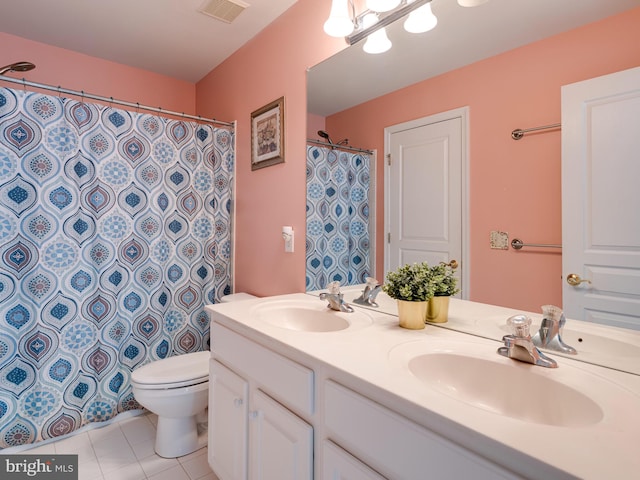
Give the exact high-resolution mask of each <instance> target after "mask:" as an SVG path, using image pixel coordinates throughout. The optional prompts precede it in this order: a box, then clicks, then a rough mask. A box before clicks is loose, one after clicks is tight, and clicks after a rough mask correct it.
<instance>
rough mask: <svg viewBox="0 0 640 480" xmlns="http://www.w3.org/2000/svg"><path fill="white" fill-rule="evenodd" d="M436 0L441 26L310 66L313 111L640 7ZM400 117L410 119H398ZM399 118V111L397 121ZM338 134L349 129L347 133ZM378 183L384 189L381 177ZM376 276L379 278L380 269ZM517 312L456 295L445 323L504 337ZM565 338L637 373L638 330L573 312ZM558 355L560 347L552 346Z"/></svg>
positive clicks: (338, 107) (584, 353)
mask: <svg viewBox="0 0 640 480" xmlns="http://www.w3.org/2000/svg"><path fill="white" fill-rule="evenodd" d="M431 4H432V10H433V12H434V14H435V15H436V16H437V18H438V27H437V28H436V29H434V30H432V31H430V32H427V33H425V34H420V35H418V36H415V35H413V36H410V37H409V36H408V35H406V32H405V33H399V32H398V31H396V30H400V29H401V28H402V26H401V25H400V26H399V27H398V25H392V26H391V27H389V28H388V35H389V38H390V39H391V41H392V43H393V46H392V48H391V50H389V52H386V53H385V54H382V55H379V56H375V55H367V54H365V53H363V51H362V45H361V44H356V45H353V46H351V47H349V48H347V49H345V50H343V51H342V52H340V53H338V54H337V55H335V56H333V57H331V58H330V59H327V60H325V61H324V62H322V63H321V64H319V65H317V66H314V67H313V68H311V69H310V70H309V72H308V102H307V104H308V109H309V112H308V113H309V118H311V117H313V118H314V119H318V118H319V119H322V121H323V122H325V123H328V124H330V123H331V122H330V121H328V122H327V121H326V119H327V118H328V117H331V116H332V115H334V114H336V113H339V112H341V111H343V110H345V109H348V108H351V107H354V106H356V105H359V104H361V103H364V102H367V101H369V100H371V99H373V98H376V97H378V96H381V95H386V94H388V93H390V92H393V91H395V90H397V89H400V88H403V87H406V86H408V85H412V84H415V83H417V82H420V81H422V80H424V79H427V78H431V77H434V76H436V75H439V74H442V73H445V72H448V71H451V70H453V69H456V68H460V67H462V66H464V65H468V64H470V63H473V62H476V61H478V60H481V59H483V58H488V57H490V56H493V55H497V54H499V53H502V52H505V51H507V50H511V49H514V48H517V47H519V46H522V45H526V44H529V43H532V42H535V41H537V40H541V39H543V38H546V37H549V36H552V35H554V34H557V33H560V32H563V31H567V30H571V29H573V28H576V27H579V26H581V25H585V24H588V23H590V22H595V21H597V20H600V19H603V18H605V17H608V16H611V15H615V14H617V13H621V12H623V11H625V10H627V9H631V8H634V7H637V2H635V0H611V1H607V2H602V1H599V0H566V1H563V2H557V1H555V0H539V1H536V2H513V1H512V0H491V1H489V2H487V3H486V4H484V5H481V6H479V7H476V8H473V9H462V8H460V7H459V6H458V5H457V2H453V1H447V0H433V1H432V2H431ZM396 23H397V24H401V23H402V22H396ZM497 32H499V33H500V35H497V34H496V33H497ZM390 72H393V74H390ZM403 120H409V119H401V120H400V121H403ZM397 122H398V118H397V112H396V116H395V117H394V122H393V123H397ZM325 123H322V124H321V125H319V126H317V125H316V128H315V129H314V132H315V130H317V129H318V128H321V129H325V127H326V125H325ZM514 126H517V125H514ZM471 128H472V129H473V125H472V126H471ZM509 132H510V130H509V131H507V132H506V135H508V134H509ZM381 134H382V133H381ZM337 135H339V136H345V135H346V136H348V133H346V132H339V133H338V134H337ZM307 136H309V137H311V136H315V133H313V134H309V133H308V135H307ZM378 184H379V188H382V186H383V182H382V181H379V182H378ZM472 201H473V199H472ZM474 207H477V208H481V205H479V204H478V203H475V202H474ZM371 218H372V219H373V218H375V215H373V214H372V215H371ZM372 223H373V222H372ZM380 235H382V233H380ZM372 238H373V237H372ZM478 278H479V277H478V276H476V277H475V279H476V280H477V279H478ZM379 279H380V280H382V274H380V275H379ZM343 284H344V283H343ZM363 288H364V286H363V285H360V286H352V287H345V288H343V292H344V293H345V300H346V301H348V302H353V300H354V299H355V298H357V297H359V296H360V295H361V293H362V290H363ZM308 290H311V288H308ZM309 293H310V294H313V293H314V292H313V291H310V292H309ZM315 293H317V292H315ZM387 302H388V303H387ZM378 303H379V304H380V306H379V307H378V308H377V309H375V310H376V311H378V312H383V313H387V314H391V315H396V314H397V309H396V305H395V302H394V301H393V300H391V299H389V298H388V297H387V298H386V301H385V294H380V295H379V296H378ZM358 308H365V307H360V306H358ZM369 308H371V307H369ZM471 310H473V311H471ZM517 313H522V312H521V311H518V310H513V309H509V308H504V307H497V306H491V305H486V304H482V303H475V302H465V301H463V300H458V299H452V302H451V307H450V312H449V322H448V323H447V324H445V325H444V327H445V328H449V329H452V330H456V331H460V332H463V333H467V334H472V335H477V336H481V337H485V338H490V339H493V340H496V341H499V340H500V339H501V338H502V336H503V335H505V334H506V333H507V332H506V330H505V325H506V319H507V318H508V317H509V316H511V315H514V314H517ZM530 316H531V317H532V318H533V321H534V325H535V328H538V327H539V325H540V323H541V320H542V315H541V313H530ZM563 339H564V340H565V342H566V343H567V344H569V345H572V346H574V347H575V348H576V349H577V350H578V355H577V356H576V357H575V359H576V360H579V361H584V362H587V363H593V364H597V365H602V366H605V367H609V368H614V369H618V370H621V371H625V372H630V373H634V374H639V375H640V365H639V362H640V334H639V333H638V332H634V331H627V330H626V329H621V328H615V327H605V326H600V325H594V324H592V323H590V322H581V321H576V320H571V319H569V320H568V321H567V325H566V327H565V328H564V335H563ZM554 355H562V354H558V353H555V352H554Z"/></svg>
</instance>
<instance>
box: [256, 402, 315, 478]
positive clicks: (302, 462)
mask: <svg viewBox="0 0 640 480" xmlns="http://www.w3.org/2000/svg"><path fill="white" fill-rule="evenodd" d="M251 408H252V410H251V413H250V414H249V418H250V426H249V435H250V439H251V440H250V446H249V448H250V459H249V478H251V480H274V479H277V480H305V479H309V480H311V479H312V478H313V428H312V427H311V425H309V424H308V423H307V422H305V421H304V420H302V419H301V418H300V417H298V416H297V415H295V414H293V413H292V412H291V411H290V410H287V409H286V408H285V407H283V406H282V405H281V404H279V403H278V402H276V401H275V400H273V399H272V398H271V397H269V396H268V395H266V394H265V393H264V392H262V391H260V390H256V391H255V392H252V399H251Z"/></svg>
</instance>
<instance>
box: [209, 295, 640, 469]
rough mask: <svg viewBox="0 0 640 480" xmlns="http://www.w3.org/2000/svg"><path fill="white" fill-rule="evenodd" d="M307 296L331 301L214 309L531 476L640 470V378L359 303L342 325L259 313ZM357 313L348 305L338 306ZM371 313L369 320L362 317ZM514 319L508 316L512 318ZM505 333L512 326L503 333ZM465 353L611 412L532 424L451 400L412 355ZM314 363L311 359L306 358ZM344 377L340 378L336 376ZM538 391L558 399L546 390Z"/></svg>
mask: <svg viewBox="0 0 640 480" xmlns="http://www.w3.org/2000/svg"><path fill="white" fill-rule="evenodd" d="M274 302H275V303H278V302H279V303H283V302H301V303H305V304H308V305H313V306H314V307H313V308H315V305H318V308H319V309H324V308H325V304H326V302H323V301H320V300H319V299H317V298H314V297H313V296H310V295H307V294H291V295H282V296H277V297H269V298H265V299H255V300H247V301H242V302H235V303H225V304H216V305H212V306H208V307H207V311H208V312H209V313H210V314H211V317H212V318H211V320H212V322H214V321H215V322H219V323H221V324H223V325H226V326H227V327H229V328H231V329H232V330H234V331H236V332H238V333H240V334H242V335H245V336H247V337H248V338H251V339H253V340H255V341H257V342H259V343H261V344H263V345H265V346H267V347H269V348H272V349H274V350H278V351H280V353H283V354H284V355H287V354H288V353H289V354H291V353H294V352H297V353H299V354H300V355H302V357H300V355H294V356H295V357H297V358H294V360H298V361H300V358H308V359H309V360H310V362H311V363H313V362H314V361H319V362H322V363H323V364H325V365H327V366H328V367H329V368H331V369H334V371H335V373H336V375H337V377H344V378H348V379H349V380H350V381H353V382H355V383H356V384H357V386H358V389H360V390H361V391H363V390H364V392H363V393H364V394H365V395H368V396H371V397H372V398H374V399H375V400H376V401H379V402H380V403H383V404H385V405H387V406H388V407H390V408H392V409H394V410H396V411H397V412H399V413H401V414H402V415H404V416H406V417H407V418H409V419H411V420H413V421H415V422H417V423H419V424H421V425H423V426H424V427H426V428H428V429H431V430H432V431H434V432H436V433H438V434H440V435H442V436H444V437H445V438H448V439H450V440H451V441H453V442H454V443H458V444H460V445H461V446H463V447H465V448H468V449H469V450H472V451H474V452H476V453H477V454H479V455H481V456H484V457H485V458H488V459H489V460H492V461H494V462H496V463H498V464H500V465H502V466H503V467H505V468H507V469H511V470H512V471H514V472H517V473H520V474H521V475H523V476H525V477H532V478H552V477H553V478H562V477H566V478H571V477H572V476H575V477H578V478H594V479H603V478H611V479H614V478H631V477H633V476H636V475H640V455H638V446H639V445H640V376H637V375H631V374H627V373H623V372H620V371H616V370H612V369H607V368H603V367H599V366H595V365H590V364H586V363H582V362H576V361H574V360H571V359H567V358H563V357H560V356H554V355H553V354H551V353H550V354H549V356H551V357H553V358H554V359H555V360H556V361H557V362H558V365H559V368H556V369H547V368H543V367H537V366H532V365H528V364H524V363H522V362H517V361H515V360H512V359H509V358H505V357H502V356H500V355H498V354H497V353H496V350H497V348H498V347H499V346H500V345H501V344H500V343H499V342H497V341H492V340H488V339H485V338H479V337H476V336H473V335H467V334H463V333H459V332H455V331H451V330H447V329H443V328H439V327H436V326H433V325H427V326H426V328H425V329H424V330H406V329H403V328H400V327H399V326H398V321H397V318H396V317H395V316H392V315H388V314H384V313H379V312H376V311H372V310H368V309H367V310H365V309H362V308H359V307H358V306H357V305H353V306H354V308H356V313H357V316H356V317H353V318H357V319H358V321H357V322H356V325H354V327H352V328H348V329H346V330H340V331H335V332H303V331H294V330H289V329H285V328H281V327H279V326H275V325H272V324H270V323H268V322H265V321H264V320H263V319H261V318H260V317H261V315H260V308H264V307H261V306H263V305H267V304H269V303H272V304H273V303H274ZM455 304H456V305H455V307H454V308H453V311H454V313H455V315H464V316H465V317H466V318H467V320H468V321H469V322H472V321H473V319H474V318H475V317H476V316H478V315H480V316H482V317H486V316H487V315H498V316H502V315H503V314H504V311H505V309H502V308H501V307H495V308H494V309H492V308H491V307H490V306H488V305H485V304H475V303H473V302H467V301H463V300H456V301H455ZM333 313H334V314H335V315H339V316H344V317H345V318H347V319H348V318H349V315H351V314H349V313H339V312H333ZM363 318H364V319H365V320H366V321H364V322H362V321H361V320H362V319H363ZM504 321H506V318H505V319H504ZM505 333H506V332H505ZM422 348H426V349H428V350H430V351H449V352H459V353H463V354H465V355H470V356H474V357H477V358H482V359H488V360H490V361H492V362H498V363H502V364H504V365H508V366H512V367H513V368H521V369H526V370H530V369H534V370H533V373H534V374H536V375H540V376H542V377H547V378H549V379H551V380H555V381H556V382H560V383H562V384H564V385H566V386H568V387H570V388H573V389H574V390H577V391H580V392H582V393H583V394H585V395H587V396H588V397H589V398H591V399H592V400H593V401H595V402H596V403H597V404H598V405H599V406H600V407H601V409H602V411H603V417H602V419H601V420H600V421H599V422H597V423H594V424H591V425H582V426H578V427H558V426H553V425H544V424H539V423H531V422H528V421H523V420H520V419H518V418H511V417H508V416H504V415H500V414H497V413H494V412H491V411H489V410H487V409H483V408H479V407H478V406H473V405H470V404H469V403H468V402H465V401H462V400H459V399H457V398H453V397H452V396H451V395H447V394H445V393H442V392H441V391H438V390H437V389H434V388H432V387H430V386H429V385H427V384H426V383H424V382H422V381H421V380H419V379H418V378H417V377H416V376H415V375H413V374H412V373H411V372H410V371H409V369H408V368H407V366H406V364H407V362H406V360H407V355H409V354H410V352H411V351H414V350H416V349H422ZM308 366H311V367H313V365H312V364H311V365H308ZM338 380H340V378H338ZM530 394H531V396H533V397H535V398H540V401H541V402H542V401H544V402H549V403H550V404H553V399H549V398H546V397H545V392H544V391H535V390H533V389H532V391H531V392H530Z"/></svg>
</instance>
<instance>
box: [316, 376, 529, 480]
mask: <svg viewBox="0 0 640 480" xmlns="http://www.w3.org/2000/svg"><path fill="white" fill-rule="evenodd" d="M324 406H325V413H326V415H325V421H326V425H327V429H328V433H329V438H331V439H332V440H333V441H335V442H336V443H337V444H339V445H341V446H342V447H343V448H344V449H345V450H347V451H349V452H351V453H352V454H353V455H355V456H356V457H358V458H360V459H361V460H362V461H364V462H365V463H366V464H368V465H370V466H371V467H372V468H373V469H375V470H377V471H378V472H380V473H382V474H383V475H385V476H387V477H389V478H394V479H398V480H399V479H416V478H425V479H426V478H434V479H435V478H437V479H456V480H457V479H460V478H473V479H474V480H481V479H487V480H495V479H497V478H510V479H514V478H519V477H516V476H514V475H513V474H511V473H510V472H507V471H505V470H503V469H501V468H500V467H498V466H495V465H493V464H491V463H489V462H488V461H487V460H485V459H483V458H481V457H479V456H477V455H475V454H473V453H471V452H469V451H467V450H465V449H463V448H462V447H460V446H458V445H455V444H454V443H452V442H450V441H448V440H446V439H444V438H442V437H440V436H438V435H436V434H434V433H433V432H431V431H429V430H427V429H426V428H423V427H422V426H420V425H417V424H415V423H413V422H411V421H409V420H408V419H406V418H405V417H402V416H400V415H398V414H397V413H395V412H393V411H391V410H389V409H388V408H386V407H383V406H382V405H380V404H378V403H375V402H373V401H372V400H369V399H368V398H365V397H363V396H362V395H360V394H358V393H356V392H354V391H353V390H350V389H348V388H346V387H344V386H342V385H340V384H338V383H336V382H333V381H331V380H327V381H326V382H325V397H324Z"/></svg>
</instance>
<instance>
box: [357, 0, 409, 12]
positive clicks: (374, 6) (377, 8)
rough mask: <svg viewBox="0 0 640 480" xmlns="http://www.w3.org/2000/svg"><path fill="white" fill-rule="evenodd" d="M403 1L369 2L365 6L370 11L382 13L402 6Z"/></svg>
mask: <svg viewBox="0 0 640 480" xmlns="http://www.w3.org/2000/svg"><path fill="white" fill-rule="evenodd" d="M400 1H401V0H367V3H366V4H365V5H366V6H367V8H368V9H369V10H372V11H374V12H378V13H382V12H388V11H389V10H393V9H394V8H396V7H397V6H398V5H400Z"/></svg>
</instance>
